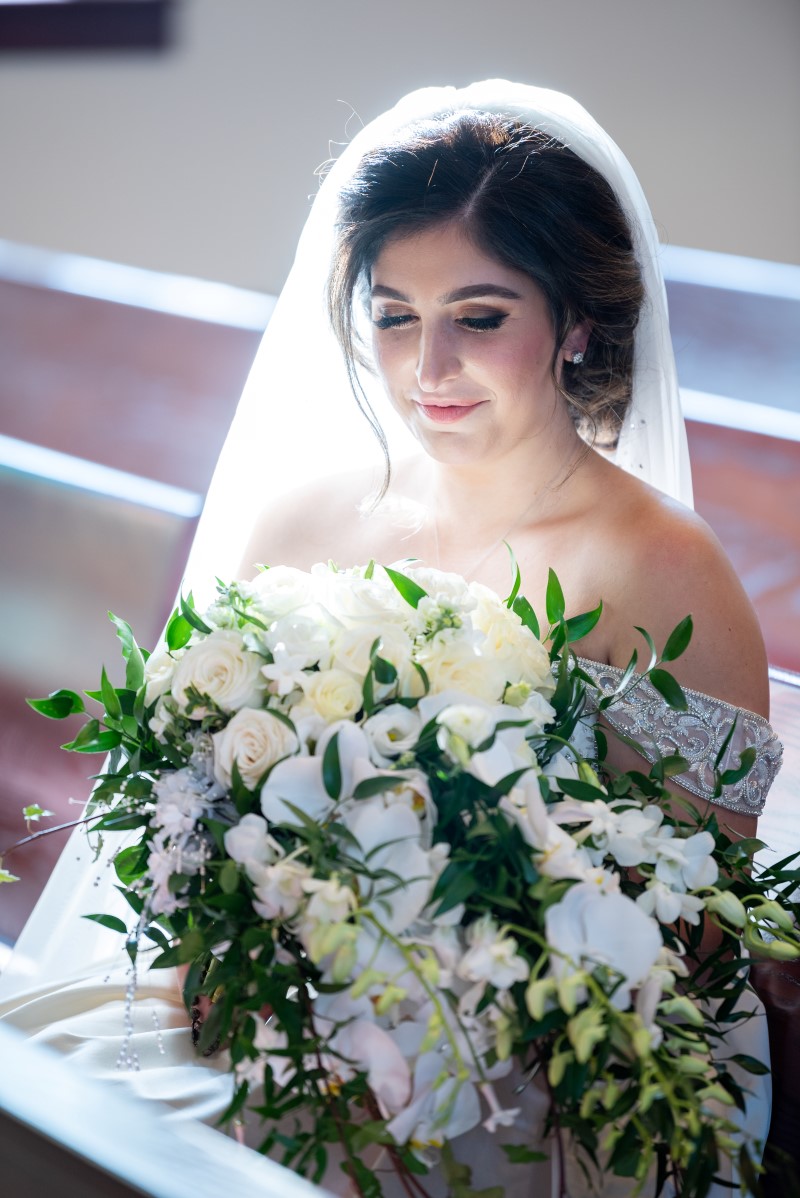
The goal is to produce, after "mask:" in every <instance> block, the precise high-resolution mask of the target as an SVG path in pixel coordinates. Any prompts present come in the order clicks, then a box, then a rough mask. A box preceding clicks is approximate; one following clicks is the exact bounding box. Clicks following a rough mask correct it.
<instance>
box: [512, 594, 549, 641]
mask: <svg viewBox="0 0 800 1198" xmlns="http://www.w3.org/2000/svg"><path fill="white" fill-rule="evenodd" d="M512 611H514V612H515V613H516V614H517V615H518V616H519V618H520V620H522V623H523V624H524V625H525V627H526V628H528V629H530V631H531V632H532V633H533V635H534V636H535V637H536V639H537V641H538V640H540V639H541V635H542V634H541V629H540V628H539V621H538V620H537V619H536V612H535V611H534V610H533V608H532V607H531V605H530V603H529V602H528V600H527V599H526V598H525V596H524V595H517V597H516V599H515V600H514V602H513V604H512Z"/></svg>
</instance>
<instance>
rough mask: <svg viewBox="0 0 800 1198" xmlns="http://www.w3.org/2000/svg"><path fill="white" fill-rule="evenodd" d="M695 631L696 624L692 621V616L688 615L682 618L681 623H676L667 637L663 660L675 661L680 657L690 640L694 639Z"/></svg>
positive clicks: (662, 655)
mask: <svg viewBox="0 0 800 1198" xmlns="http://www.w3.org/2000/svg"><path fill="white" fill-rule="evenodd" d="M693 631H694V624H693V623H692V617H691V616H686V617H685V618H684V619H683V620H681V622H680V624H676V625H675V627H674V628H673V630H672V632H671V633H670V634H669V636H668V637H667V643H666V645H665V646H664V651H663V652H662V654H661V660H662V661H674V660H675V658H676V657H680V655H681V654H682V653H685V651H686V648H687V646H688V644H689V641H690V640H691V639H692V633H693Z"/></svg>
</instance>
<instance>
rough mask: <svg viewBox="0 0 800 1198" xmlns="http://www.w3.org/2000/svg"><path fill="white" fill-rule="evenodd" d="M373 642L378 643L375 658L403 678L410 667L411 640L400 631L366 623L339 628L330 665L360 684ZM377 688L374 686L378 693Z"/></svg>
mask: <svg viewBox="0 0 800 1198" xmlns="http://www.w3.org/2000/svg"><path fill="white" fill-rule="evenodd" d="M376 641H379V642H380V644H379V645H378V656H379V657H382V658H383V660H384V661H388V662H391V664H392V665H393V666H394V667H395V669H396V670H397V672H398V674H403V675H407V674H408V671H409V669H410V668H411V640H410V638H409V636H408V634H407V633H406V632H404V631H403V629H402V628H393V627H388V628H386V627H380V626H376V625H374V624H367V623H365V624H359V625H358V626H357V627H355V628H343V629H342V630H341V632H339V634H338V635H337V636H336V639H335V641H334V644H333V661H332V663H331V664H332V665H333V666H335V667H336V668H337V669H340V670H348V671H349V672H350V673H351V674H353V675H355V677H356V678H358V680H359V683H360V682H361V681H363V679H364V678H365V677H366V675H367V672H368V671H369V669H370V666H371V661H370V652H371V650H372V646H373V645H374V644H375V642H376ZM381 689H382V688H381V687H378V691H380V690H381Z"/></svg>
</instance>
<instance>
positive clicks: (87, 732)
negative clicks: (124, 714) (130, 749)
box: [61, 720, 122, 753]
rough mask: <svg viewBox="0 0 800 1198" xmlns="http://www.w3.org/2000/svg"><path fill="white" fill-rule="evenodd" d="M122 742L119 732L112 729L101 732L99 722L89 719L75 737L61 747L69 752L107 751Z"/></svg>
mask: <svg viewBox="0 0 800 1198" xmlns="http://www.w3.org/2000/svg"><path fill="white" fill-rule="evenodd" d="M121 743H122V737H121V736H120V734H119V732H114V731H112V730H110V729H109V730H107V731H105V732H101V731H100V724H99V722H98V721H97V720H89V721H88V722H87V723H85V724H84V725H83V727H82V728H81V730H80V732H79V733H78V735H77V736H76V737H75V739H74V740H71V741H69V742H68V743H67V744H65V745H62V746H61V748H62V749H66V750H67V752H69V753H107V752H108V751H109V749H114V748H116V746H117V745H119V744H121Z"/></svg>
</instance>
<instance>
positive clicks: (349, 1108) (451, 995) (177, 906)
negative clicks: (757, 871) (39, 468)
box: [33, 563, 800, 1198]
mask: <svg viewBox="0 0 800 1198" xmlns="http://www.w3.org/2000/svg"><path fill="white" fill-rule="evenodd" d="M599 617H600V609H599V608H598V610H597V611H594V612H590V613H586V614H584V615H581V616H577V617H575V618H573V619H569V620H568V619H566V618H565V611H564V600H563V596H562V594H561V590H560V587H559V584H558V581H557V579H556V578H555V576H554V575H551V578H550V584H549V587H548V592H547V627H546V628H544V629H543V630H541V631H540V628H539V626H538V624H537V621H536V617H535V615H534V613H533V610H532V609H531V607H530V605H529V604H528V603H527V601H526V600H525V599H524V598H523V597H522V596H521V595H520V594H519V575H518V574H517V577H516V581H515V584H514V588H513V591H512V594H511V595H510V596H509V598H508V600H507V601H505V602H503V601H501V600H500V599H499V598H498V597H497V596H496V595H495V594H494V593H493V592H491V591H489V590H488V589H487V588H485V587H483V586H480V585H478V584H475V583H472V584H470V585H467V584H466V583H465V582H464V581H463V580H462V579H461V578H459V577H457V576H455V575H451V574H444V573H441V572H438V571H435V570H432V569H422V568H419V567H414V566H412V567H408V568H406V570H405V571H404V572H401V571H400V570H393V569H389V568H383V567H378V566H376V565H374V564H373V563H370V564H369V565H368V566H366V567H362V568H355V569H350V570H344V571H342V570H337V569H336V568H334V567H332V566H317V567H315V568H314V569H313V570H312V571H311V572H310V573H303V572H301V571H298V570H294V569H289V568H285V567H277V568H273V569H265V570H263V572H261V573H260V574H259V576H258V578H257V579H256V580H255V581H254V582H252V583H241V582H236V583H232V584H230V585H224V584H219V587H218V597H217V599H216V601H215V602H214V603H213V604H212V605H211V606H210V607H209V608H208V609H207V610H205V611H203V612H202V613H201V612H199V611H197V610H196V608H195V606H194V604H193V602H192V600H191V598H189V599H186V600H182V601H181V605H180V608H179V609H178V610H177V611H176V612H175V614H174V615H173V617H172V619H171V620H170V622H169V624H168V627H167V629H166V634H165V643H164V644H163V645H162V646H161V647H160V648H159V649H157V650H156V651H155V652H154V653H153V654H152V655H151V656H148V655H147V654H146V653H145V652H144V651H143V650H141V649H140V648H139V647H138V646H137V644H136V642H135V640H134V638H133V635H132V633H131V630H130V629H129V627H128V626H127V625H126V624H125V623H124V622H123V621H121V620H115V622H116V624H117V627H118V632H119V635H120V637H121V640H122V644H123V649H124V654H125V658H126V663H127V678H126V685H125V686H124V687H122V688H114V687H113V686H112V685H111V684H110V683H109V681H108V679H107V677H106V675H105V672H104V673H103V677H102V683H101V687H100V690H99V691H97V692H94V693H93V694H92V695H91V698H93V699H95V700H97V701H99V702H100V704H101V705H102V707H103V712H102V715H101V716H100V717H99V718H90V719H89V721H88V723H87V724H86V725H85V727H84V728H83V730H82V731H81V732H80V734H79V735H78V737H77V738H76V739H75V740H74V741H73V742H72V743H71V745H70V746H67V747H69V748H71V749H73V750H76V751H82V752H110V763H109V767H108V771H107V772H106V773H105V774H103V775H101V776H100V778H99V782H98V786H97V788H96V791H95V794H94V796H93V808H92V817H93V827H94V830H95V831H96V832H97V833H101V834H102V833H103V832H104V831H106V830H108V831H112V830H113V831H119V830H129V832H130V842H129V843H128V845H127V847H125V848H123V849H122V850H121V851H119V852H118V853H117V855H116V858H115V867H116V872H117V875H118V878H119V882H120V887H121V889H122V890H123V892H124V894H125V896H126V898H127V900H128V902H129V903H130V906H131V907H132V909H133V912H134V913H135V916H134V919H133V921H132V924H131V926H130V927H128V926H126V925H125V924H124V923H123V922H122V921H121V920H119V919H117V918H116V917H113V916H109V915H106V914H102V913H101V914H96V915H91V916H89V918H92V919H96V920H99V921H100V922H101V923H104V924H106V925H107V926H109V927H112V928H115V929H117V930H119V931H121V932H124V933H125V935H126V937H127V945H128V950H129V952H130V954H131V957H132V958H133V959H134V960H135V959H136V956H137V953H138V954H140V955H142V954H144V953H145V951H146V955H147V957H148V959H149V958H151V957H152V956H153V955H154V954H155V959H152V960H149V964H150V967H151V968H159V967H166V966H174V965H184V966H186V967H188V974H187V977H186V982H185V995H186V1000H187V1008H188V1007H189V1006H190V1005H191V1003H192V1001H193V998H194V996H196V995H199V994H204V995H207V996H209V997H212V998H213V1003H212V1005H211V1006H210V1013H209V1015H208V1017H207V1019H206V1020H205V1021H204V1024H203V1026H202V1032H201V1035H200V1041H199V1049H200V1050H201V1051H208V1050H209V1049H211V1048H212V1046H214V1045H215V1044H217V1043H219V1044H222V1045H223V1046H224V1047H225V1049H226V1050H227V1052H228V1053H229V1058H230V1069H231V1071H232V1073H233V1075H234V1083H235V1084H234V1088H233V1090H232V1093H233V1095H234V1096H233V1100H232V1102H231V1105H230V1108H229V1110H228V1111H227V1112H226V1116H225V1118H226V1119H232V1118H234V1117H235V1118H242V1117H244V1113H245V1110H246V1109H247V1107H248V1102H249V1101H252V1102H254V1107H253V1109H254V1111H255V1113H256V1115H257V1116H258V1117H259V1118H260V1119H261V1120H263V1143H262V1144H261V1150H262V1151H264V1152H266V1153H270V1154H272V1155H277V1156H278V1158H279V1159H282V1160H283V1162H284V1163H285V1164H287V1165H289V1166H291V1167H292V1168H294V1169H295V1170H297V1171H298V1172H300V1173H302V1174H304V1175H307V1176H310V1177H313V1178H314V1179H316V1180H319V1179H320V1178H322V1176H323V1175H324V1174H325V1171H326V1168H329V1167H330V1159H329V1158H330V1153H331V1152H332V1151H335V1153H336V1157H337V1159H338V1160H339V1161H340V1162H341V1167H342V1168H343V1169H344V1170H345V1171H346V1172H347V1174H348V1175H349V1178H350V1180H351V1184H352V1186H353V1188H354V1190H355V1191H356V1192H357V1193H359V1194H361V1195H364V1196H365V1198H371V1196H373V1195H380V1194H381V1192H382V1191H381V1186H380V1182H379V1179H378V1178H379V1173H378V1172H376V1167H378V1168H380V1169H385V1168H393V1170H394V1171H395V1172H396V1173H397V1174H399V1175H400V1178H401V1182H402V1184H403V1186H404V1188H405V1191H406V1192H407V1193H409V1194H418V1195H424V1194H425V1193H426V1190H425V1183H424V1180H423V1177H424V1174H425V1173H426V1172H427V1171H428V1170H429V1169H430V1167H431V1166H432V1165H433V1164H437V1165H438V1166H439V1167H440V1168H441V1169H442V1170H443V1171H444V1175H445V1179H446V1181H447V1184H448V1188H449V1192H450V1193H452V1194H454V1195H457V1196H458V1198H466V1196H467V1195H469V1194H471V1193H473V1191H472V1190H471V1189H470V1184H471V1182H470V1178H469V1171H468V1170H467V1169H466V1168H465V1166H464V1165H463V1164H461V1163H459V1161H458V1159H457V1156H458V1146H457V1145H455V1147H453V1146H452V1145H453V1141H455V1140H456V1139H457V1138H458V1137H459V1136H461V1135H463V1134H464V1133H466V1132H469V1131H471V1130H472V1129H474V1128H476V1127H478V1126H479V1125H481V1124H482V1125H483V1127H484V1128H485V1129H486V1132H487V1133H488V1134H490V1135H497V1136H498V1140H499V1141H500V1142H501V1143H502V1145H503V1151H504V1152H505V1153H506V1154H507V1156H508V1157H509V1158H510V1160H511V1161H512V1162H519V1164H520V1167H523V1166H524V1164H525V1163H526V1162H531V1161H534V1160H537V1159H543V1153H542V1152H541V1151H540V1149H541V1147H542V1145H545V1146H547V1148H548V1151H551V1152H553V1153H556V1154H563V1152H564V1151H565V1146H566V1144H567V1142H568V1143H569V1146H570V1150H571V1151H573V1152H574V1151H575V1150H577V1153H578V1157H579V1159H580V1160H581V1161H583V1162H584V1165H585V1167H586V1169H587V1170H589V1171H592V1172H596V1171H597V1170H598V1169H601V1170H606V1171H608V1172H609V1173H611V1174H616V1175H619V1176H623V1177H629V1178H636V1179H639V1180H640V1181H642V1182H643V1181H644V1179H646V1178H647V1177H648V1176H649V1175H650V1174H651V1173H652V1172H653V1170H655V1173H656V1176H657V1189H658V1190H660V1189H661V1187H662V1186H663V1184H664V1182H665V1179H666V1178H667V1177H670V1176H671V1177H672V1178H673V1181H674V1183H675V1184H676V1187H677V1189H678V1191H679V1192H680V1193H682V1194H686V1195H689V1194H691V1195H703V1194H704V1193H706V1191H707V1189H708V1187H709V1186H710V1184H711V1181H712V1178H713V1177H714V1175H715V1172H716V1169H717V1164H718V1160H719V1158H720V1156H721V1155H724V1154H731V1153H736V1154H737V1156H739V1155H740V1161H739V1168H740V1170H741V1171H742V1176H743V1177H744V1180H745V1182H746V1183H747V1184H749V1185H755V1184H756V1183H755V1166H754V1165H753V1164H752V1163H751V1159H750V1155H749V1151H748V1148H747V1146H746V1144H745V1145H744V1146H742V1145H741V1142H740V1139H739V1133H737V1130H736V1125H735V1121H734V1120H733V1119H732V1118H731V1113H732V1112H735V1111H736V1109H737V1107H738V1108H741V1107H742V1106H743V1090H744V1088H745V1087H746V1084H747V1081H746V1074H747V1071H749V1072H750V1073H760V1072H765V1071H766V1070H765V1066H764V1065H763V1064H762V1063H761V1062H759V1061H756V1060H754V1059H752V1058H749V1057H744V1056H738V1057H733V1058H729V1056H728V1054H726V1053H725V1052H724V1051H718V1052H717V1053H716V1054H715V1053H714V1052H713V1051H712V1049H713V1047H714V1045H715V1044H719V1043H720V1042H721V1040H722V1038H723V1037H724V1034H725V1029H726V1027H727V1026H729V1025H730V1024H731V1023H732V1022H735V1021H736V1020H738V1019H740V1018H742V1017H743V1014H742V1011H741V1010H740V1009H739V1007H738V1005H737V1000H738V999H739V997H740V996H741V993H742V991H743V989H744V987H745V985H746V974H747V959H746V957H745V956H744V954H743V951H742V949H743V944H745V943H746V945H747V946H748V948H749V949H750V950H751V951H761V952H763V953H765V954H767V955H770V956H773V957H786V958H789V957H794V956H797V955H798V954H799V953H800V948H799V947H798V937H797V934H796V932H795V930H794V925H793V921H792V917H791V914H790V910H791V908H790V904H789V903H788V902H786V901H784V900H783V899H780V893H781V890H786V889H787V885H788V882H789V881H791V879H792V878H796V873H795V872H794V871H791V870H789V869H788V868H787V867H788V862H783V863H780V865H779V866H777V867H775V868H774V869H773V870H772V871H771V872H768V873H764V874H761V875H759V876H755V875H754V874H753V873H752V872H750V870H751V854H752V851H753V849H754V844H753V843H752V842H748V843H742V842H737V843H733V842H732V841H731V840H730V838H729V837H728V836H727V835H726V834H725V833H724V832H723V831H722V830H721V829H720V827H719V826H718V824H717V821H716V817H715V816H714V815H713V813H711V814H708V813H707V814H704V815H703V816H702V817H701V816H700V815H699V814H697V813H696V812H695V811H694V809H693V808H692V807H691V805H690V804H689V803H688V802H683V801H681V800H679V799H677V798H676V797H675V796H671V795H667V792H666V790H665V785H666V783H667V781H668V779H669V778H670V776H673V775H675V774H678V773H680V772H681V770H682V769H684V768H685V766H686V763H685V762H684V761H683V760H682V759H681V758H679V757H668V758H664V759H662V760H660V761H658V762H657V763H656V764H655V765H654V766H653V767H652V768H651V769H649V771H648V772H630V773H615V772H614V771H612V770H610V769H609V768H606V766H605V764H604V761H605V756H606V749H607V743H606V737H605V735H604V733H603V732H602V731H601V729H600V727H599V726H598V725H597V722H596V717H597V714H598V712H602V711H603V710H604V709H605V708H607V707H608V706H609V705H611V704H613V703H614V702H615V701H616V700H617V699H618V698H619V696H621V695H622V694H624V693H626V692H627V690H628V689H629V688H630V687H632V686H636V685H638V684H639V683H640V681H641V674H637V673H635V668H636V665H637V662H636V657H635V655H634V657H633V659H632V661H631V664H630V667H629V669H628V670H627V671H626V672H625V674H624V676H623V678H622V679H621V681H620V684H619V687H618V691H617V694H616V695H611V696H606V697H605V698H602V699H601V698H599V696H598V694H597V692H596V690H595V689H594V687H593V685H592V682H591V679H590V678H589V676H588V675H587V674H586V673H584V672H583V671H582V669H581V668H580V664H579V661H578V659H577V658H576V656H575V654H574V653H573V651H572V648H571V645H572V643H574V642H575V641H576V640H579V639H580V638H581V637H582V636H585V635H586V634H587V633H588V632H589V631H590V630H591V628H592V627H594V625H595V623H596V622H597V620H598V619H599ZM690 635H691V622H690V620H688V619H687V620H686V621H684V622H683V623H682V624H680V625H679V626H678V627H677V628H676V629H675V631H674V632H673V634H672V635H671V636H670V638H669V640H668V642H667V645H666V646H665V647H664V649H663V651H662V653H661V657H660V659H659V658H658V656H657V655H656V652H655V649H654V648H653V646H652V642H649V641H648V644H649V648H650V649H651V650H652V652H651V654H650V662H649V666H648V667H647V669H646V670H644V671H643V673H644V674H645V675H648V676H649V677H650V680H651V682H652V683H653V685H654V686H656V687H657V689H658V690H659V691H660V692H661V693H662V694H663V695H664V696H665V699H666V700H667V701H669V702H670V703H672V704H673V705H675V706H680V705H681V704H682V703H684V702H685V700H684V697H683V695H682V692H681V690H680V687H679V686H678V685H677V683H676V682H675V681H674V679H673V678H672V676H671V675H670V674H669V673H668V672H667V671H666V670H665V669H664V668H663V665H662V662H668V661H670V660H672V659H674V658H675V657H677V656H678V655H679V654H680V653H681V652H682V651H683V649H684V648H685V646H686V644H687V643H688V640H689V637H690ZM33 705H34V706H36V707H38V708H39V710H41V711H43V713H44V714H46V715H50V716H54V717H58V716H63V715H66V714H69V713H71V712H75V711H78V710H84V704H83V700H82V698H81V697H80V696H79V695H77V694H75V693H74V692H71V691H60V692H57V693H56V694H54V695H52V696H50V698H49V699H45V700H38V701H34V703H33ZM744 756H745V758H746V756H747V754H745V755H744ZM721 757H722V754H720V758H719V759H718V762H717V765H718V766H719V761H720V760H721ZM748 764H749V762H748V761H747V760H746V759H745V760H743V761H742V763H741V769H739V770H736V771H732V770H729V771H727V772H720V771H719V769H718V771H717V772H718V781H719V786H720V787H722V786H723V785H725V784H727V783H730V782H733V781H735V780H737V779H738V778H740V777H741V776H743V774H744V772H746V769H747V767H748ZM642 768H643V770H645V769H646V768H647V767H646V763H644V762H643V763H642ZM770 894H773V895H777V896H778V897H770ZM711 924H713V925H715V926H716V928H717V929H718V947H717V948H716V949H715V950H714V951H713V952H712V953H711V955H710V956H709V957H708V958H707V959H706V960H705V961H704V963H703V966H702V968H701V967H699V966H698V964H697V958H696V954H697V950H698V949H699V946H700V941H701V937H702V935H703V931H704V928H706V929H707V928H708V927H709V926H710V925H711ZM528 1086H530V1087H537V1088H538V1089H539V1090H540V1091H541V1095H542V1107H543V1109H546V1115H545V1116H544V1126H543V1127H542V1128H540V1129H531V1128H530V1127H526V1126H525V1125H524V1124H523V1123H522V1122H521V1120H520V1112H519V1110H518V1109H517V1108H518V1102H517V1097H516V1096H518V1095H519V1093H521V1092H522V1090H523V1089H524V1088H525V1087H528ZM509 1096H511V1097H509ZM250 1117H251V1118H252V1116H250ZM482 1193H483V1194H484V1195H485V1198H497V1195H498V1194H501V1193H502V1191H500V1190H499V1187H495V1188H493V1189H490V1190H484V1191H482Z"/></svg>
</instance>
